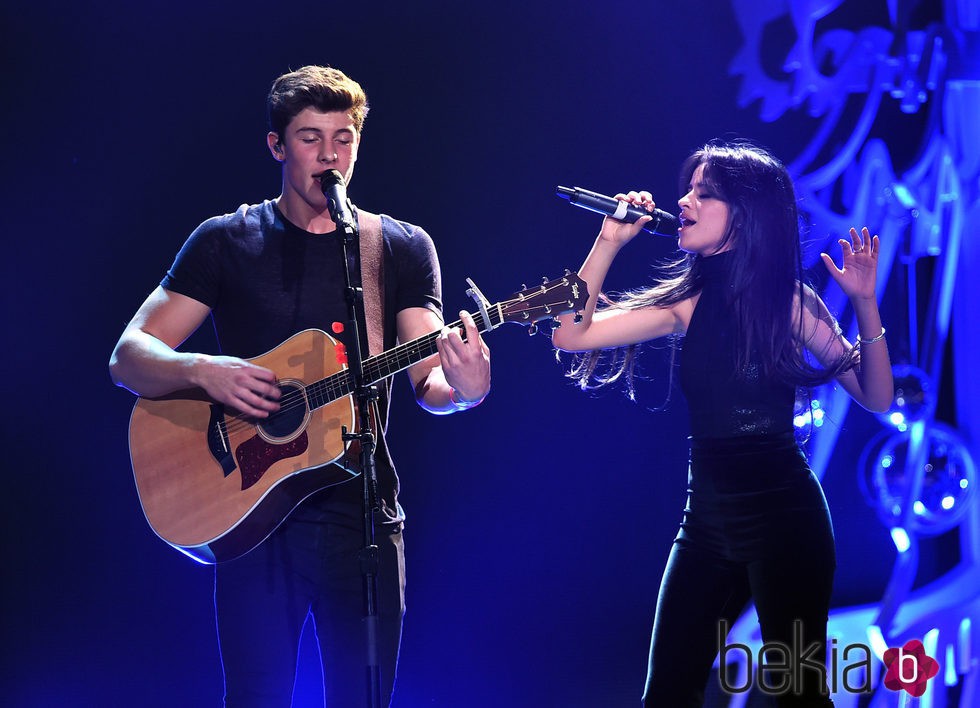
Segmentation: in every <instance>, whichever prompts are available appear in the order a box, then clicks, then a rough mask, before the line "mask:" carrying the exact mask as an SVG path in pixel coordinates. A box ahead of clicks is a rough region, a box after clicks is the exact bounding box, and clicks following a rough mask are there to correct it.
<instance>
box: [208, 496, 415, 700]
mask: <svg viewBox="0 0 980 708" xmlns="http://www.w3.org/2000/svg"><path fill="white" fill-rule="evenodd" d="M360 523H361V522H360V517H359V515H358V514H357V513H356V510H355V513H353V514H351V516H350V518H349V519H348V520H344V519H343V518H340V519H336V520H334V521H331V522H329V523H310V522H305V521H287V522H286V523H285V524H283V526H281V527H280V528H279V529H278V530H277V531H276V532H275V533H274V534H273V535H272V536H270V537H269V538H268V539H266V540H265V541H264V542H263V543H262V544H261V545H260V546H259V547H258V548H256V549H255V550H253V551H251V552H250V553H248V554H246V555H245V556H243V557H242V558H239V559H237V560H233V561H228V562H226V563H220V564H218V565H217V566H216V570H215V593H214V602H215V614H216V616H217V623H218V640H219V643H220V647H221V661H222V666H223V668H224V674H225V705H226V706H229V707H231V706H235V707H236V708H238V707H240V706H254V707H255V708H259V707H261V708H274V707H279V706H281V707H282V708H288V707H289V705H290V704H291V701H292V692H293V683H294V679H295V675H296V666H297V650H298V648H299V644H300V636H301V634H302V631H303V625H304V624H305V622H306V619H307V617H308V616H309V615H312V617H313V621H314V622H315V626H316V636H317V641H318V643H319V647H320V656H321V660H322V665H323V678H324V693H325V695H326V704H327V706H328V708H338V707H339V708H358V706H365V705H368V703H367V696H368V691H367V685H368V682H367V673H366V664H367V649H366V646H367V643H366V632H365V629H364V621H363V619H362V618H363V617H364V600H363V598H364V592H363V581H362V575H361V571H360V565H359V562H358V552H359V551H360V549H361V547H362V546H363V532H362V530H361V525H360ZM375 540H376V542H377V545H378V548H379V553H380V560H381V564H380V569H379V573H378V579H379V588H378V610H379V638H378V645H379V646H378V653H379V664H380V666H381V699H382V705H384V706H387V705H388V704H389V702H390V700H391V694H392V690H393V687H394V682H395V668H396V665H397V661H398V646H399V642H400V640H401V626H402V616H403V614H404V590H405V563H404V545H403V541H402V534H401V532H400V530H399V529H395V530H392V529H390V528H388V529H384V530H382V527H379V528H378V532H377V534H376V539H375Z"/></svg>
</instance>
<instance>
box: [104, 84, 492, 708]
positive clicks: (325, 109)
mask: <svg viewBox="0 0 980 708" xmlns="http://www.w3.org/2000/svg"><path fill="white" fill-rule="evenodd" d="M268 111H269V123H270V132H269V134H268V136H267V142H268V146H269V150H270V151H271V153H272V156H273V157H274V158H275V159H276V160H277V161H278V162H279V163H281V165H282V193H281V194H280V195H279V197H277V198H276V199H273V200H266V201H265V202H263V203H262V204H257V205H251V206H245V205H243V206H242V207H241V208H239V209H238V211H237V212H235V213H234V214H226V215H224V216H219V217H214V218H212V219H209V220H207V221H205V222H204V223H203V224H201V226H199V227H198V228H197V229H196V230H195V231H194V233H192V234H191V236H190V238H189V239H188V240H187V242H186V243H185V244H184V246H183V248H182V249H181V251H180V253H179V254H178V255H177V258H176V260H175V262H174V264H173V266H172V267H171V269H170V270H169V271H168V272H167V274H166V276H165V277H164V278H163V281H162V282H161V284H160V286H159V287H157V288H156V290H154V291H153V292H152V293H151V294H150V296H149V297H148V298H147V299H146V301H145V302H144V303H143V304H142V306H141V307H140V308H139V310H138V311H137V312H136V314H135V316H134V317H133V319H132V321H131V322H130V323H129V325H128V326H127V327H126V329H125V331H124V332H123V334H122V336H121V337H120V339H119V342H118V344H117V345H116V348H115V350H114V351H113V354H112V358H111V361H110V371H111V374H112V377H113V380H114V381H115V382H116V383H117V384H118V385H120V386H124V387H126V388H128V389H130V390H132V391H133V392H135V393H137V394H138V395H140V396H145V397H156V396H161V395H163V394H167V393H170V392H173V391H176V390H180V389H186V388H190V387H199V388H201V389H204V391H206V392H207V393H208V395H209V396H210V397H211V398H213V399H214V400H215V401H218V402H219V403H222V404H225V405H226V406H229V407H231V408H233V409H236V410H238V411H241V412H242V413H244V414H246V415H248V416H251V417H254V418H259V419H261V418H264V417H267V416H269V415H270V414H271V413H273V412H275V411H276V410H278V408H279V402H278V399H279V396H280V392H279V388H278V386H277V379H276V373H275V372H274V371H271V370H269V369H266V368H264V367H261V366H257V365H256V364H254V363H251V362H248V361H245V358H253V357H256V356H258V355H259V354H263V353H265V352H267V351H269V350H271V349H273V348H275V347H276V346H277V345H279V344H280V343H281V342H283V341H285V340H286V339H287V338H288V337H290V336H291V335H293V334H295V333H296V332H299V331H302V330H304V329H309V328H316V329H320V330H324V331H326V332H330V333H331V335H332V336H334V337H336V338H337V339H338V340H340V341H341V343H342V344H344V345H345V347H346V350H347V351H348V352H351V351H353V346H352V344H353V343H352V342H350V341H349V340H348V339H347V337H348V332H349V331H350V329H351V328H350V327H348V326H346V325H347V323H348V320H349V318H348V314H347V304H346V301H345V278H344V273H345V267H346V266H345V263H344V259H343V255H342V249H341V248H340V241H341V239H342V235H341V231H340V230H338V229H337V227H336V225H335V224H334V222H333V220H332V219H331V216H330V212H329V209H328V207H327V201H326V199H325V197H324V196H323V192H322V188H321V182H320V178H321V176H322V175H323V174H324V173H325V172H327V171H329V170H337V171H338V172H340V174H341V175H343V177H344V179H345V181H347V182H349V181H350V178H351V175H352V173H353V170H354V164H355V162H356V160H357V151H358V147H359V145H360V139H361V132H362V129H363V125H364V119H365V117H366V115H367V112H368V104H367V98H366V96H365V94H364V92H363V90H362V89H361V87H360V85H358V84H357V83H356V82H355V81H353V80H351V79H350V78H349V77H347V76H346V75H344V74H343V73H342V72H341V71H338V70H336V69H332V68H328V67H318V66H307V67H303V68H301V69H299V70H297V71H294V72H290V73H287V74H284V75H283V76H280V77H279V78H278V79H276V81H275V82H274V83H273V85H272V89H271V91H270V93H269V97H268ZM369 216H370V215H367V214H364V213H360V215H359V219H358V220H359V222H361V232H362V240H363V233H364V222H365V221H366V220H367V219H368V217H369ZM374 218H375V219H377V217H374ZM380 223H381V233H382V239H381V249H380V250H381V252H382V255H381V256H380V259H381V261H382V262H381V264H380V265H379V266H378V267H376V268H375V270H376V271H377V270H378V268H380V276H381V280H382V282H383V286H382V288H381V290H382V294H381V296H380V298H379V299H380V302H381V311H382V312H383V313H384V315H383V320H384V321H383V322H382V323H380V326H378V325H379V323H377V322H369V323H368V327H367V329H368V330H371V329H372V327H373V328H374V329H375V331H377V332H383V340H384V348H385V349H388V348H390V347H391V346H392V345H393V344H394V342H395V339H396V338H397V340H398V341H401V342H405V341H409V340H412V339H416V338H418V337H420V336H422V335H425V334H428V333H429V332H433V331H436V330H439V329H440V328H442V331H441V333H440V335H439V337H438V340H437V348H438V356H432V357H429V358H428V359H425V360H423V361H421V362H418V363H416V364H414V365H412V366H411V367H410V368H409V369H408V375H409V378H410V380H411V383H412V385H413V387H414V389H415V393H416V398H417V400H418V402H419V404H420V405H421V406H422V407H423V408H425V409H427V410H429V411H431V412H433V413H452V412H455V411H457V410H464V409H467V408H470V407H472V406H474V405H477V404H478V403H479V402H480V401H482V400H483V398H484V397H485V396H486V395H487V393H488V391H489V389H490V355H489V349H488V348H487V346H486V345H485V344H484V342H483V341H482V339H481V337H480V335H479V332H478V331H477V329H476V326H475V324H474V322H473V319H472V318H471V317H470V316H469V315H468V314H467V313H465V312H464V313H461V317H462V320H463V323H464V327H465V330H466V337H465V339H464V338H463V337H462V336H461V333H460V332H459V331H458V330H452V331H450V330H449V329H448V328H445V327H443V320H442V315H441V292H440V290H441V288H440V276H439V264H438V260H437V258H436V253H435V249H434V246H433V244H432V241H431V239H430V238H429V236H428V235H427V234H426V233H425V232H424V231H423V230H422V229H420V228H418V227H416V226H413V225H411V224H408V223H405V222H401V221H397V220H394V219H391V218H389V217H381V218H380ZM365 258H367V259H369V258H370V256H367V257H365V256H364V251H363V250H362V271H366V266H365V264H364V263H365V262H366V261H365ZM368 280H369V279H367V278H365V282H364V288H365V292H366V293H367V292H368V290H369V288H370V287H371V286H372V285H371V283H370V282H368ZM367 299H368V296H367V294H366V295H365V300H367ZM371 312H372V310H371V309H369V310H368V318H369V319H370V317H371ZM373 312H375V313H376V312H377V310H373ZM209 316H210V317H211V318H212V320H213V324H214V327H215V331H216V332H217V335H218V340H219V345H220V348H221V355H220V356H210V355H205V354H200V353H189V352H179V351H177V350H176V348H177V347H178V346H179V345H180V344H181V342H183V341H184V340H185V339H186V338H187V337H188V336H189V335H190V334H191V333H193V332H194V331H195V330H196V329H197V328H198V327H199V326H200V325H201V324H202V323H203V322H204V321H205V319H207V318H208V317H209ZM376 316H377V315H376ZM381 388H382V391H381V404H382V409H384V408H385V407H386V403H387V393H388V390H387V387H385V386H383V387H381ZM380 418H381V421H379V422H381V423H383V422H384V420H383V419H384V415H383V414H382V415H381V416H380ZM376 458H377V467H378V472H377V474H378V487H379V489H378V496H379V501H380V512H379V514H378V519H377V520H378V524H377V545H378V547H379V549H380V550H379V553H380V569H379V572H378V578H379V592H378V607H379V623H380V633H379V635H380V636H379V657H380V658H379V663H380V667H381V693H382V705H388V704H389V702H390V697H391V693H392V688H393V684H394V676H395V665H396V662H397V656H398V645H399V641H400V636H401V617H402V614H403V601H404V548H403V542H402V535H401V526H402V521H403V519H404V514H403V512H402V509H401V507H400V505H399V504H398V498H397V494H398V479H397V476H396V475H395V472H394V467H393V465H392V464H391V460H390V458H389V456H388V453H387V449H386V447H385V445H384V438H383V437H379V440H378V450H377V456H376ZM361 496H362V488H361V484H360V483H359V481H352V482H347V483H344V484H339V485H336V486H332V487H329V488H327V489H325V490H322V491H319V492H317V493H315V494H314V495H312V496H311V497H309V498H308V499H306V500H305V501H304V502H303V503H301V504H300V505H299V506H298V507H297V508H296V509H295V510H294V511H293V512H292V513H291V514H290V515H289V517H288V518H287V519H286V521H285V522H284V523H283V524H282V525H281V526H279V528H278V529H277V530H276V531H275V532H274V533H273V534H272V535H271V536H270V537H269V538H268V539H266V540H265V541H263V542H262V543H261V544H260V545H259V546H258V547H257V548H255V549H254V550H252V551H250V552H249V553H247V554H245V555H244V556H242V557H241V558H238V559H235V560H231V561H227V562H222V563H218V564H217V565H216V566H215V606H216V615H217V623H218V639H219V644H220V648H221V657H222V663H223V667H224V672H225V701H226V705H228V706H232V705H235V706H239V705H255V706H263V707H264V706H273V705H289V702H290V697H291V693H292V686H293V679H294V675H295V669H296V650H297V647H298V645H299V638H300V634H301V632H302V628H303V624H304V623H305V621H306V619H307V616H308V615H310V614H312V616H313V619H314V622H315V626H316V631H317V638H318V641H319V644H320V653H321V657H322V661H323V672H324V679H325V693H326V696H327V702H328V705H330V706H341V707H342V708H348V707H350V706H355V707H356V706H359V705H365V703H366V700H367V698H366V697H367V691H366V680H365V675H366V674H365V656H366V649H365V646H366V643H365V630H364V627H363V624H364V623H363V620H362V617H363V615H364V609H363V589H362V576H361V570H360V566H359V563H358V553H359V551H360V550H361V548H362V546H363V506H362V501H361Z"/></svg>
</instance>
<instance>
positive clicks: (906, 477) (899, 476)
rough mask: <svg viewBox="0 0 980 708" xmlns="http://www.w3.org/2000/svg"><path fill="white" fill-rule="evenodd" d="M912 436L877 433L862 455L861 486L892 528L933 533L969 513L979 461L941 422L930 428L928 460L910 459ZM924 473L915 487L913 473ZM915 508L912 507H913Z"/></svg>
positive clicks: (926, 437)
mask: <svg viewBox="0 0 980 708" xmlns="http://www.w3.org/2000/svg"><path fill="white" fill-rule="evenodd" d="M909 439H910V436H909V435H907V434H903V433H892V434H891V435H890V436H889V437H882V436H878V437H877V438H875V439H873V440H872V441H871V442H870V443H869V444H868V446H867V447H866V448H865V451H864V452H863V453H862V455H861V460H862V461H861V466H862V469H861V482H862V485H861V486H862V491H863V492H864V494H865V497H866V499H867V500H868V502H869V503H870V504H871V505H872V506H873V507H874V508H875V510H876V511H877V512H878V516H879V518H881V520H882V522H883V523H884V524H885V525H886V526H888V527H889V528H895V527H900V526H904V527H905V528H908V529H910V530H912V531H914V532H916V533H920V534H924V535H934V534H940V533H944V532H945V531H948V530H949V529H951V528H952V527H953V526H955V525H956V524H957V523H958V522H959V521H960V519H961V518H962V517H963V514H964V513H966V511H967V509H968V508H969V505H970V503H971V501H972V500H973V497H974V494H975V492H974V490H975V488H976V484H977V479H976V476H977V475H976V466H975V464H974V462H973V458H972V457H971V456H970V453H969V451H968V450H967V448H966V445H964V444H963V441H962V440H961V439H960V438H959V436H958V435H957V434H956V432H955V431H953V430H952V429H950V428H948V427H947V426H945V425H942V424H940V423H932V424H931V425H930V426H929V427H928V428H926V429H925V434H924V437H923V444H924V445H925V446H926V449H925V455H924V458H923V459H924V461H923V462H922V464H921V468H920V469H919V470H913V469H910V466H909V464H908V451H909ZM916 473H918V474H920V475H921V481H920V482H919V485H918V492H917V493H916V494H914V497H915V498H911V497H912V496H913V493H912V489H911V487H912V485H913V482H914V478H913V477H914V474H916ZM909 511H911V513H908V512H909Z"/></svg>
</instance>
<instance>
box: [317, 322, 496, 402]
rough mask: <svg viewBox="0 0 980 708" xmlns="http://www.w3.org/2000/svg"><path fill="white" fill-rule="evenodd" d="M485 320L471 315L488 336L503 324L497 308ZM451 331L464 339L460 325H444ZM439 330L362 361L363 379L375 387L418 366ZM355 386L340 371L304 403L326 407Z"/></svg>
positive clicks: (348, 375)
mask: <svg viewBox="0 0 980 708" xmlns="http://www.w3.org/2000/svg"><path fill="white" fill-rule="evenodd" d="M487 315H488V316H487V317H486V318H485V317H484V316H483V313H482V312H477V313H475V314H474V315H473V321H474V322H475V323H476V328H477V330H479V331H480V332H487V331H489V330H491V329H493V328H495V327H498V326H499V325H500V324H502V323H503V313H502V312H501V308H500V304H499V303H498V304H497V305H493V306H491V307H489V308H487ZM447 326H448V327H449V328H450V329H453V328H457V327H458V328H459V329H460V330H461V331H462V333H463V339H464V340H465V339H466V330H465V329H464V328H463V321H462V320H456V321H455V322H453V323H451V324H449V325H447ZM440 333H441V330H436V331H435V332H429V333H428V334H425V335H422V336H421V337H419V338H418V339H413V340H412V341H410V342H405V343H404V344H399V345H398V346H396V347H394V348H392V349H389V350H388V351H386V352H384V353H382V354H376V355H374V356H371V357H368V358H367V359H365V360H364V366H363V369H364V378H365V379H366V380H367V381H368V382H369V383H371V384H375V383H378V382H379V381H382V380H384V379H386V378H388V377H389V376H394V375H395V374H397V373H398V372H399V371H404V370H405V369H407V368H408V367H410V366H411V365H412V364H417V363H418V362H420V361H422V360H423V359H427V358H428V357H430V356H432V355H433V354H435V353H436V352H437V351H438V349H437V348H436V340H437V339H438V338H439V335H440ZM355 388H356V384H355V381H354V377H353V375H351V372H350V370H349V369H344V370H343V371H339V372H337V373H336V374H333V375H332V376H328V377H327V378H325V379H320V380H319V381H316V382H314V383H312V384H309V385H308V386H307V387H306V395H307V400H308V401H309V405H310V409H311V410H313V409H316V408H319V407H320V406H325V405H327V404H328V403H331V402H333V401H336V400H337V399H338V398H342V397H343V396H348V395H350V394H352V393H354V390H355Z"/></svg>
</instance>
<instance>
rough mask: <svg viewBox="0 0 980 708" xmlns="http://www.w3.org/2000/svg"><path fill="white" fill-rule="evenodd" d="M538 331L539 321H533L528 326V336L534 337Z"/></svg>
mask: <svg viewBox="0 0 980 708" xmlns="http://www.w3.org/2000/svg"><path fill="white" fill-rule="evenodd" d="M537 333H538V325H537V323H532V324H531V326H530V327H528V328H527V336H529V337H533V336H534V335H536V334H537Z"/></svg>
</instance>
